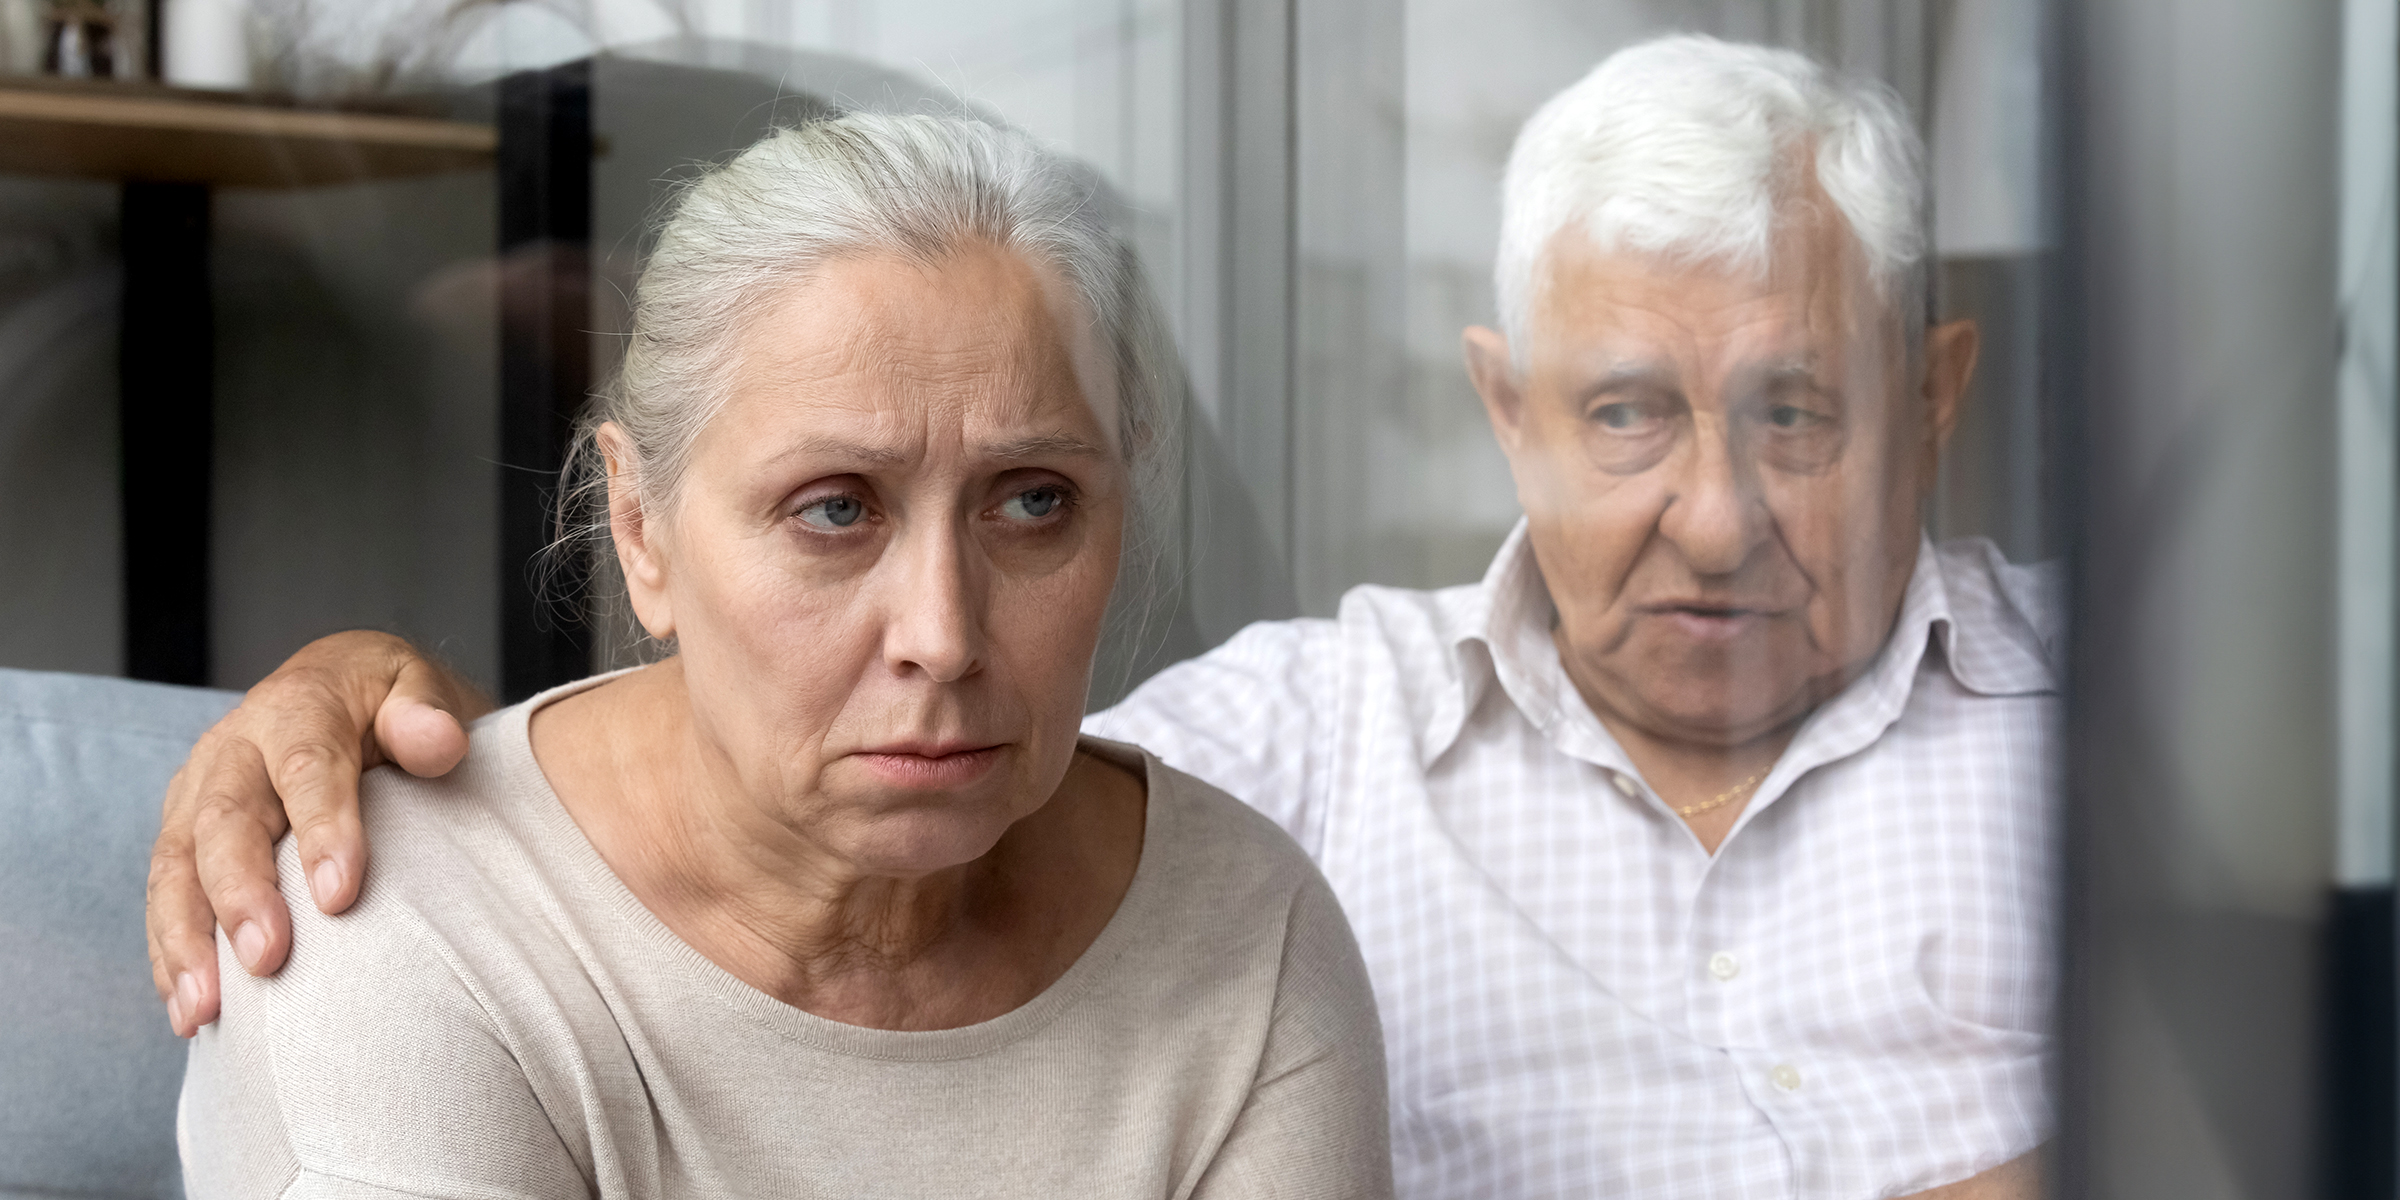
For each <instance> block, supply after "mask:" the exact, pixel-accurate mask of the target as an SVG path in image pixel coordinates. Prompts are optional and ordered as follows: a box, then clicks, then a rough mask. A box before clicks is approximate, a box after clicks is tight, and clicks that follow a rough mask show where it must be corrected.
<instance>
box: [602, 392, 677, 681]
mask: <svg viewBox="0 0 2400 1200" xmlns="http://www.w3.org/2000/svg"><path fill="white" fill-rule="evenodd" d="M594 440H596V441H598V442H599V444H600V460H601V462H603V463H605V464H607V468H608V536H609V540H610V541H611V542H613V543H615V545H616V548H617V566H618V568H619V569H621V570H622V571H624V573H625V593H626V597H627V598H628V599H629V600H631V601H632V602H633V615H634V616H635V617H636V618H637V619H639V620H640V621H641V623H642V628H643V630H645V631H646V632H648V633H649V635H650V636H651V637H654V638H657V639H658V640H660V641H662V642H663V641H665V640H667V639H668V638H671V637H673V636H675V607H674V605H673V603H672V602H671V601H670V600H669V599H668V597H667V558H666V548H665V546H664V545H662V544H661V542H662V539H661V537H660V535H661V534H662V533H664V532H665V531H664V530H663V529H661V528H660V527H658V526H657V525H656V524H654V523H653V522H652V521H651V520H650V509H649V507H648V506H647V505H646V504H644V503H643V500H642V488H641V457H640V455H638V454H637V453H636V452H635V450H634V448H633V439H632V438H630V437H627V436H626V434H625V431H624V430H623V429H622V428H620V427H618V425H617V423H616V422H614V421H610V422H607V423H605V424H603V425H601V426H600V428H599V430H598V431H597V433H596V435H595V439H594Z"/></svg>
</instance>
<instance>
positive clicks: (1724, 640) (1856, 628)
mask: <svg viewBox="0 0 2400 1200" xmlns="http://www.w3.org/2000/svg"><path fill="white" fill-rule="evenodd" d="M1815 211H1816V212H1817V213H1818V214H1822V215H1819V216H1816V217H1814V218H1813V219H1803V220H1794V221H1791V222H1788V223H1787V227H1786V229H1785V230H1784V231H1783V232H1782V233H1781V234H1780V235H1779V237H1778V240H1777V244H1776V246H1775V252H1774V254H1773V255H1772V262H1771V265H1770V266H1769V268H1768V270H1766V271H1765V272H1763V273H1761V272H1752V271H1747V270H1729V269H1725V268H1721V267H1714V266H1709V265H1705V264H1694V263H1691V262H1689V261H1681V260H1676V259H1673V258H1666V257H1659V256H1651V255H1641V254H1625V253H1602V252H1600V251H1599V250H1597V249H1595V248H1594V247H1593V246H1592V244H1591V242H1590V241H1589V239H1588V238H1586V237H1585V236H1584V235H1583V234H1582V232H1581V231H1580V230H1579V229H1576V228H1573V227H1570V229H1569V230H1568V231H1566V232H1565V233H1562V234H1561V235H1560V237H1559V238H1558V239H1557V240H1556V241H1554V242H1553V243H1552V245H1551V247H1550V249H1549V253H1548V257H1547V260H1546V263H1545V265H1546V268H1547V270H1546V273H1545V276H1546V278H1545V281H1544V283H1543V284H1542V286H1541V288H1540V290H1539V291H1538V292H1537V294H1536V295H1535V297H1534V303H1533V305H1532V311H1531V313H1530V319H1529V320H1528V322H1527V326H1528V328H1527V330H1526V334H1525V335H1526V336H1527V337H1528V339H1529V340H1530V343H1531V344H1530V345H1528V346H1527V347H1525V350H1526V352H1527V353H1526V355H1525V359H1526V366H1525V369H1524V370H1523V371H1522V372H1519V371H1517V370H1515V369H1514V367H1513V365H1512V363H1511V361H1510V358H1509V347H1508V346H1507V344H1506V343H1505V341H1504V340H1503V339H1502V338H1501V337H1500V335H1499V334H1497V333H1494V332H1493V331H1491V330H1488V329H1471V330H1469V331H1468V332H1467V356H1468V360H1469V368H1470V370H1471V371H1472V373H1473V374H1474V376H1475V381H1476V386H1477V388H1478V390H1480V391H1481V392H1482V393H1483V396H1484V402H1485V407H1486V408H1487V410H1488V411H1489V412H1490V414H1491V418H1492V425H1493V429H1494V432H1495V433H1497V434H1498V436H1499V439H1500V444H1501V447H1502V449H1503V450H1504V451H1506V453H1507V455H1508V458H1509V464H1510V467H1511V469H1512V471H1513V472H1514V474H1515V476H1516V482H1517V496H1518V499H1519V501H1520V502H1521V503H1522V504H1523V506H1524V508H1525V513H1526V517H1527V525H1528V534H1529V536H1530V538H1531V541H1532V546H1533V552H1534V556H1535V559H1536V561H1538V562H1539V563H1540V565H1541V569H1542V574H1543V577H1544V579H1545V580H1547V582H1548V584H1549V589H1550V595H1551V599H1552V600H1553V601H1554V602H1555V604H1556V606H1557V608H1558V626H1557V629H1556V630H1555V633H1554V638H1555V640H1556V642H1557V644H1558V648H1559V653H1560V655H1561V657H1562V658H1563V659H1564V661H1565V665H1566V670H1567V674H1568V675H1569V676H1570V677H1571V678H1572V679H1573V680H1574V681H1575V684H1576V686H1577V688H1578V689H1579V690H1580V691H1581V692H1582V693H1583V695H1584V698H1585V699H1586V700H1587V701H1588V702H1589V703H1591V705H1592V706H1593V708H1594V709H1595V710H1596V711H1597V712H1598V713H1599V714H1600V715H1601V716H1602V717H1604V718H1607V719H1610V720H1612V722H1614V721H1623V722H1630V723H1632V724H1633V725H1634V726H1636V727H1637V728H1639V729H1641V730H1642V731H1644V732H1645V733H1647V734H1648V735H1650V736H1652V737H1657V738H1663V739H1667V740H1671V741H1677V742H1687V743H1699V744H1706V745H1720V746H1738V745H1741V744H1743V743H1746V742H1749V741H1752V740H1754V739H1757V738H1760V737H1763V736H1767V735H1770V734H1773V733H1775V732H1776V731H1778V730H1780V729H1782V728H1784V727H1786V726H1788V725H1790V724H1792V723H1793V722H1796V721H1797V720H1799V719H1800V718H1801V717H1803V716H1805V715H1806V714H1807V713H1808V712H1809V711H1810V710H1812V709H1814V708H1815V707H1816V706H1817V705H1818V704H1820V703H1822V702H1823V701H1824V700H1825V699H1827V698H1828V697H1830V696H1831V695H1833V693H1835V692H1837V691H1839V690H1840V689H1841V687H1842V686H1843V685H1844V684H1846V683H1847V682H1848V681H1849V680H1850V679H1852V678H1853V677H1855V676H1856V675H1857V673H1858V672H1859V671H1860V670H1862V669H1863V668H1864V667H1865V665H1866V664H1867V663H1868V661H1870V660H1871V659H1872V658H1873V657H1874V655H1875V653H1876V651H1877V650H1878V649H1880V648H1881V647H1882V645H1883V643H1884V641H1885V639H1886V638H1887V637H1888V636H1889V634H1890V632H1891V627H1892V622H1893V620H1894V618H1895V617H1896V616H1897V614H1898V609H1899V603H1900V596H1901V592H1902V591H1903V589H1904V588H1905V587H1906V586H1907V583H1908V578H1909V574H1910V572H1911V570H1912V569H1913V568H1914V566H1915V562H1916V551H1917V539H1918V510H1919V505H1920V504H1921V502H1922V501H1923V499H1924V497H1925V495H1926V493H1927V491H1928V489H1930V487H1931V486H1932V484H1933V480H1934V471H1935V466H1936V463H1937V461H1938V459H1939V455H1940V450H1941V445H1942V442H1943V440H1944V439H1946V438H1947V437H1948V435H1949V431H1950V427H1951V424H1952V422H1953V419H1954V417H1955V414H1956V411H1957V400H1958V395H1959V392H1960V391H1961V390H1962V389H1963V388H1964V386H1965V383H1966V379H1967V374H1968V372H1969V371H1970V370H1971V369H1972V368H1973V364H1974V357H1975V332H1974V328H1973V326H1972V325H1971V324H1968V323H1966V322H1958V323H1955V324H1953V325H1949V326H1943V327H1940V328H1937V329H1934V330H1931V331H1929V333H1928V335H1927V338H1926V346H1925V352H1924V355H1923V360H1924V363H1923V368H1922V369H1921V370H1919V371H1915V372H1912V371H1911V369H1910V364H1909V363H1908V361H1907V359H1908V355H1907V353H1906V348H1905V346H1904V344H1903V343H1904V339H1903V336H1902V329H1901V325H1900V322H1899V320H1898V319H1897V318H1896V317H1895V316H1894V315H1893V313H1892V310H1891V309H1890V308H1889V307H1888V306H1886V305H1884V304H1883V303H1881V302H1880V301H1879V300H1878V299H1877V297H1876V295H1875V292H1874V289H1873V287H1872V285H1871V283H1870V282H1869V278H1868V276H1867V273H1866V269H1865V266H1864V264H1863V260H1862V259H1861V256H1860V254H1859V251H1858V248H1857V246H1856V243H1855V242H1854V240H1853V239H1852V237H1851V235H1850V233H1849V232H1848V229H1847V227H1846V226H1845V225H1844V224H1843V222H1842V221H1841V219H1840V218H1839V217H1838V216H1835V215H1831V211H1830V205H1818V206H1816V207H1815Z"/></svg>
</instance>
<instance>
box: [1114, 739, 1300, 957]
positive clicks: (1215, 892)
mask: <svg viewBox="0 0 2400 1200" xmlns="http://www.w3.org/2000/svg"><path fill="white" fill-rule="evenodd" d="M1083 745H1084V748H1085V749H1086V750H1088V751H1091V752H1092V753H1095V754H1098V755H1100V756H1101V757H1103V758H1106V759H1108V760H1110V761H1112V762H1115V763H1116V764H1118V765H1119V766H1122V767H1125V768H1126V769H1128V770H1131V771H1133V772H1134V773H1135V774H1137V775H1140V776H1141V777H1142V778H1143V779H1144V781H1145V783H1146V785H1147V788H1148V793H1149V802H1148V808H1147V822H1146V825H1147V828H1146V830H1145V834H1144V837H1143V847H1142V855H1143V860H1144V861H1143V864H1142V868H1143V873H1144V874H1146V875H1150V876H1152V877H1153V878H1154V879H1155V881H1156V882H1157V884H1158V885H1159V886H1161V887H1163V888H1165V889H1167V890H1170V891H1176V892H1184V891H1191V890H1195V889H1197V890H1203V891H1205V892H1206V893H1207V909H1206V911H1210V912H1214V913H1217V914H1219V915H1222V916H1232V915H1234V914H1235V913H1237V912H1238V911H1240V910H1241V909H1242V908H1244V907H1245V906H1250V905H1256V906H1259V907H1260V908H1262V909H1266V910H1272V911H1274V912H1276V913H1279V914H1280V913H1286V912H1288V911H1290V909H1291V908H1292V906H1293V903H1294V900H1295V898H1296V897H1298V896H1300V895H1301V894H1303V893H1326V892H1328V889H1327V887H1326V884H1325V880H1324V877H1323V876H1322V875H1321V874H1319V873H1318V871H1317V866H1316V863H1314V862H1312V861H1311V860H1310V859H1309V857H1308V854H1307V852H1306V851H1303V850H1302V849H1301V848H1300V846H1299V844H1298V843H1296V842H1294V841H1293V840H1292V836H1291V835H1290V834H1288V833H1286V832H1284V830H1283V827H1282V826H1280V825H1277V824H1276V823H1275V822H1274V821H1272V820H1270V819H1268V818H1267V817H1266V816H1265V815H1264V814H1262V813H1260V812H1259V811H1258V810H1257V809H1254V808H1252V807H1250V806H1249V805H1247V804H1244V803H1242V802H1241V801H1239V800H1236V799H1234V798H1233V796H1231V795H1229V794H1228V793H1226V792H1225V791H1224V790H1223V789H1221V788H1218V787H1217V786H1216V785H1214V784H1211V783H1209V782H1208V781H1206V780H1204V779H1201V778H1200V777H1198V776H1196V775H1191V774H1187V773H1185V772H1183V771H1179V770H1176V769H1175V768H1174V767H1171V766H1168V765H1167V764H1166V763H1164V762H1162V761H1160V760H1159V758H1158V756H1157V755H1154V754H1151V753H1150V752H1149V751H1147V750H1144V749H1142V748H1141V747H1139V746H1134V745H1130V744H1127V743H1123V742H1111V741H1107V740H1105V739H1101V738H1094V737H1086V738H1084V739H1083Z"/></svg>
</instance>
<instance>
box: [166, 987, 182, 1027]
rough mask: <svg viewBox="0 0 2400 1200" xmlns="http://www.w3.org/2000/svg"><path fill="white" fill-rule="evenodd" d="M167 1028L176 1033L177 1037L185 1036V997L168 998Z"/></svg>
mask: <svg viewBox="0 0 2400 1200" xmlns="http://www.w3.org/2000/svg"><path fill="white" fill-rule="evenodd" d="M167 1027H168V1028H170V1029H172V1030H174V1031H175V1036H177V1037H182V1036H183V997H181V996H169V997H167Z"/></svg>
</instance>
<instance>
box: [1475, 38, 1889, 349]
mask: <svg viewBox="0 0 2400 1200" xmlns="http://www.w3.org/2000/svg"><path fill="white" fill-rule="evenodd" d="M1809 149H1813V150H1814V154H1813V156H1812V157H1813V160H1814V166H1815V170H1816V182H1817V184H1818V186H1819V187H1822V188H1823V189H1824V192H1825V195H1826V197H1827V198H1829V199H1830V200H1832V202H1833V204H1834V206H1835V207H1836V208H1838V209H1839V210H1840V211H1841V214H1842V216H1843V217H1844V219H1846V220H1847V221H1848V222H1849V225H1850V231H1851V233H1852V234H1854V235H1855V236H1856V237H1857V239H1858V244H1859V246H1860V247H1861V249H1863V250H1864V252H1865V256H1866V260H1867V268H1868V271H1869V274H1870V276H1871V277H1872V279H1873V281H1874V286H1875V289H1876V292H1877V294H1878V296H1879V298H1880V299H1881V300H1882V301H1883V302H1884V303H1885V304H1886V305H1887V306H1888V307H1890V308H1892V309H1893V310H1894V311H1895V313H1896V314H1897V315H1898V316H1899V317H1900V318H1901V321H1902V323H1903V326H1904V328H1905V330H1906V331H1907V333H1908V335H1909V341H1910V343H1911V344H1912V345H1913V344H1914V343H1915V341H1916V336H1917V335H1918V334H1919V333H1921V332H1922V329H1923V323H1924V319H1925V315H1926V314H1925V311H1924V298H1923V293H1924V290H1925V276H1924V261H1925V251H1926V238H1925V199H1924V196H1925V168H1924V159H1925V152H1924V146H1923V143H1922V141H1921V140H1920V139H1919V138H1918V136H1917V132H1916V128H1915V126H1914V125H1912V124H1911V123H1910V121H1909V119H1908V114H1907V111H1906V109H1905V108H1904V107H1903V106H1902V105H1901V103H1900V100H1899V98H1898V97H1897V96H1894V95H1893V94H1892V92H1891V90H1890V89H1889V88H1886V87H1884V86H1883V85H1881V84H1879V83H1874V82H1872V81H1865V80H1852V79H1844V78H1841V77H1839V76H1836V75H1834V74H1833V73H1832V72H1829V71H1827V70H1826V69H1825V68H1823V67H1821V66H1818V65H1817V64H1816V63H1814V62H1811V61H1809V60H1808V59H1807V58H1806V57H1804V56H1802V55H1799V54H1795V53H1793V52H1791V51H1789V50H1777V49H1773V48H1770V47H1766V46H1752V45H1742V44H1738V43H1733V42H1723V41H1719V40H1717V39H1715V38H1710V37H1700V36H1694V35H1677V36H1672V37H1663V38H1659V39H1657V40H1654V41H1649V42H1643V43H1640V44H1638V45H1634V46H1629V47H1627V48H1625V49H1623V50H1619V51H1618V52H1616V53H1615V54H1612V55H1610V56H1609V57H1608V58H1607V59H1606V60H1605V61H1603V62H1602V63H1601V64H1600V65H1599V66H1598V67H1595V68H1593V70H1592V72H1591V73H1590V74H1589V75H1586V76H1584V77H1583V78H1582V79H1581V80H1579V81H1577V82H1576V83H1575V84H1574V85H1572V86H1570V87H1569V88H1567V90H1565V91H1563V92H1560V93H1559V94H1558V95H1556V96H1553V97H1551V99H1550V102H1549V103H1547V104H1544V105H1543V106H1542V108H1541V111H1539V112H1536V113H1535V114H1534V115H1533V118H1532V119H1531V120H1528V121H1527V122H1525V128H1524V129H1523V130H1522V131H1520V132H1519V133H1518V134H1517V141H1516V146H1515V148H1514V149H1513V150H1511V151H1510V152H1509V156H1508V173H1507V175H1506V177H1505V179H1504V180H1503V182H1502V185H1501V218H1500V254H1499V261H1498V263H1497V265H1496V267H1495V270H1494V275H1495V279H1494V282H1495V285H1496V290H1497V291H1498V293H1499V300H1500V323H1501V328H1502V330H1503V332H1505V333H1506V334H1507V336H1508V340H1509V344H1510V346H1511V347H1512V348H1513V355H1514V357H1515V358H1516V360H1517V362H1518V364H1519V366H1520V367H1522V366H1523V364H1524V362H1525V350H1526V330H1527V326H1526V322H1527V318H1528V316H1529V315H1530V310H1531V307H1532V304H1533V300H1534V295H1535V293H1536V292H1537V291H1538V289H1539V288H1540V287H1541V285H1542V282H1543V281H1542V277H1541V265H1542V259H1543V255H1544V252H1545V251H1546V250H1547V249H1548V248H1549V246H1550V243H1551V241H1552V239H1553V238H1555V237H1556V236H1557V234H1558V233H1559V231H1560V230H1562V229H1565V228H1567V227H1568V225H1569V223H1571V222H1575V221H1581V222H1582V228H1583V230H1584V232H1585V233H1586V234H1587V235H1588V236H1589V237H1590V238H1591V240H1592V243H1593V245H1594V246H1595V247H1597V248H1598V249H1600V250H1601V251H1603V252H1614V251H1633V252H1638V253H1645V254H1660V255H1668V256H1673V257H1677V258H1685V259H1689V260H1692V261H1696V262H1710V263H1717V264H1723V265H1727V266H1731V267H1734V268H1737V269H1742V268H1747V269H1753V270H1764V269H1765V268H1766V265H1767V261H1768V256H1769V253H1770V250H1771V246H1772V244H1773V241H1774V236H1775V232H1776V226H1777V218H1778V217H1779V216H1781V215H1785V213H1786V210H1787V208H1788V206H1789V204H1790V203H1791V201H1792V200H1793V199H1794V197H1795V195H1796V194H1797V193H1798V192H1800V191H1802V190H1804V188H1805V181H1804V180H1803V179H1801V178H1799V177H1798V176H1797V175H1796V173H1795V170H1794V168H1795V167H1796V166H1797V165H1799V164H1800V163H1801V162H1803V161H1805V160H1803V159H1801V158H1800V157H1799V155H1800V154H1801V153H1802V152H1803V151H1805V150H1809Z"/></svg>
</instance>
